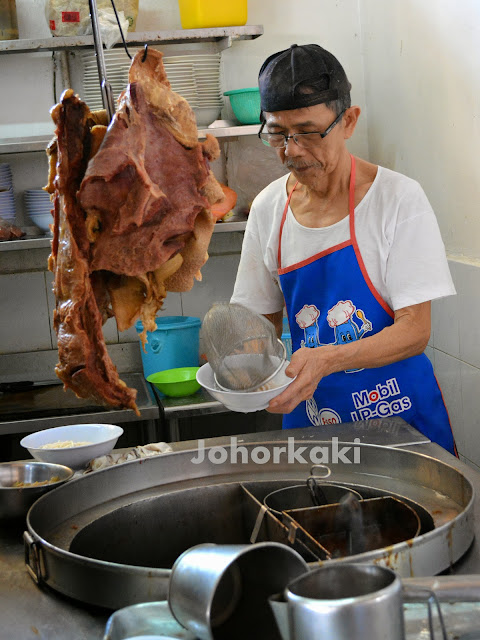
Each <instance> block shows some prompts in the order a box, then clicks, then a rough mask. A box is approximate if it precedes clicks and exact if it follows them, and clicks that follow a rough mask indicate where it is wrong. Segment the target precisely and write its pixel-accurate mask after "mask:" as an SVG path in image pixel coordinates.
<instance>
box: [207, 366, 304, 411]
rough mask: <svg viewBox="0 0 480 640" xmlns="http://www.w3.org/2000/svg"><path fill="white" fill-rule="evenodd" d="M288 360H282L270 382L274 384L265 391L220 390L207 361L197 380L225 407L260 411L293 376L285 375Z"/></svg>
mask: <svg viewBox="0 0 480 640" xmlns="http://www.w3.org/2000/svg"><path fill="white" fill-rule="evenodd" d="M289 364H290V362H289V361H288V360H287V361H285V362H284V364H283V366H282V368H281V370H280V371H279V372H278V373H277V375H276V376H275V378H273V380H272V381H271V383H270V384H275V387H274V388H273V389H267V390H266V391H222V390H221V389H219V388H218V386H217V385H216V383H215V378H214V374H213V369H212V367H211V366H210V365H209V364H208V363H207V364H204V365H203V367H200V369H199V370H198V371H197V382H199V383H200V385H201V386H202V387H203V388H204V389H206V390H207V391H208V392H209V394H210V395H212V396H213V397H214V398H215V400H218V401H219V402H221V403H222V404H223V405H225V407H227V409H230V410H231V411H238V412H239V413H251V412H252V411H262V409H266V408H267V407H268V405H269V403H270V400H272V398H275V397H276V396H278V395H280V393H282V391H284V390H285V389H286V388H287V387H288V385H289V384H290V383H291V382H293V380H294V378H289V377H288V376H287V375H285V369H286V368H287V367H288V365H289Z"/></svg>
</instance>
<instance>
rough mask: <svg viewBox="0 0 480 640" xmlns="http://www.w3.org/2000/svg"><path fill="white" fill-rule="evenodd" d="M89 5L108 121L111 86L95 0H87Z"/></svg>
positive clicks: (110, 107) (112, 111)
mask: <svg viewBox="0 0 480 640" xmlns="http://www.w3.org/2000/svg"><path fill="white" fill-rule="evenodd" d="M88 4H89V7H90V19H91V21H92V31H93V42H94V45H95V56H96V59H97V68H98V78H99V80H100V90H101V92H102V102H103V106H104V108H105V109H106V111H107V116H108V121H109V122H110V120H111V119H112V118H113V114H114V113H115V107H114V104H113V94H112V87H111V86H110V84H109V82H108V80H107V69H106V67H105V58H104V55H103V43H102V34H101V32H100V27H99V24H98V10H97V0H88Z"/></svg>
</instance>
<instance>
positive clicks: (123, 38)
mask: <svg viewBox="0 0 480 640" xmlns="http://www.w3.org/2000/svg"><path fill="white" fill-rule="evenodd" d="M110 2H111V3H112V7H113V12H114V13H115V18H116V20H117V24H118V28H119V30H120V36H121V38H122V42H123V46H124V48H125V52H126V54H127V56H128V57H129V58H130V60H131V59H132V56H131V55H130V51H129V50H128V47H127V43H126V41H125V36H124V35H123V29H122V26H121V24H120V18H119V17H118V13H117V7H116V6H115V2H114V0H110Z"/></svg>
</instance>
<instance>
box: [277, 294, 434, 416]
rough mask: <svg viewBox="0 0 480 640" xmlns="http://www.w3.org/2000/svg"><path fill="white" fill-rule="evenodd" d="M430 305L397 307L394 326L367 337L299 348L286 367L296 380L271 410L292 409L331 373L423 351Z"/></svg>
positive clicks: (279, 411) (402, 357)
mask: <svg viewBox="0 0 480 640" xmlns="http://www.w3.org/2000/svg"><path fill="white" fill-rule="evenodd" d="M430 307H431V303H430V302H422V303H421V304H416V305H413V306H411V307H404V308H403V309H398V310H397V311H395V318H394V323H393V324H392V325H391V326H389V327H386V328H385V329H383V330H382V331H380V332H379V333H377V334H375V335H374V336H369V337H368V338H362V339H361V340H357V341H355V342H350V343H349V344H346V345H324V346H322V347H316V348H314V349H309V348H306V347H304V348H302V349H299V350H298V351H296V352H295V353H294V354H293V356H292V360H291V363H290V365H289V366H288V367H287V369H286V371H285V373H286V374H287V375H289V376H291V377H292V378H293V377H295V376H296V380H295V381H294V382H292V384H290V385H289V386H288V387H287V389H285V391H284V392H283V393H281V394H280V395H279V396H277V397H276V398H274V399H273V400H272V401H271V402H270V405H269V407H268V410H269V411H271V412H272V413H290V412H291V411H293V409H295V407H296V406H297V405H298V404H300V402H302V401H303V400H307V399H308V398H311V397H312V396H313V394H314V392H315V389H316V388H317V385H318V383H319V382H320V380H321V379H322V378H324V377H325V376H328V375H330V374H331V373H335V372H337V371H346V370H348V369H371V368H374V367H383V366H384V365H387V364H391V363H392V362H398V361H399V360H404V359H405V358H410V357H411V356H415V355H418V354H420V353H423V351H424V350H425V347H426V346H427V343H428V340H429V338H430V322H431V320H430ZM274 315H275V314H274Z"/></svg>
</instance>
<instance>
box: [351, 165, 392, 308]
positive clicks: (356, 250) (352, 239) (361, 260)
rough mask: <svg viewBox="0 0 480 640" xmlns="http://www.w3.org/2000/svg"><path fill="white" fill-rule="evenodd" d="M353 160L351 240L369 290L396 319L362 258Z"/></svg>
mask: <svg viewBox="0 0 480 640" xmlns="http://www.w3.org/2000/svg"><path fill="white" fill-rule="evenodd" d="M351 158H352V169H351V177H350V191H349V211H350V239H351V241H352V244H353V248H354V251H355V256H356V257H357V262H358V266H359V267H360V271H361V272H362V275H363V278H364V280H365V282H366V283H367V286H368V288H369V289H370V291H371V292H372V295H373V296H374V298H375V299H376V301H377V302H378V304H379V305H380V306H381V307H382V309H384V310H385V311H386V312H387V313H388V315H389V316H390V317H391V318H394V317H395V313H394V312H393V310H392V309H391V308H390V306H389V305H388V304H387V303H386V302H385V300H384V299H383V298H382V296H381V295H380V294H379V292H378V291H377V290H376V288H375V287H374V285H373V282H372V281H371V280H370V276H369V275H368V272H367V269H366V267H365V263H364V261H363V258H362V254H361V253H360V248H359V246H358V242H357V236H356V234H355V174H356V167H355V158H354V157H353V156H351Z"/></svg>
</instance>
